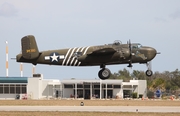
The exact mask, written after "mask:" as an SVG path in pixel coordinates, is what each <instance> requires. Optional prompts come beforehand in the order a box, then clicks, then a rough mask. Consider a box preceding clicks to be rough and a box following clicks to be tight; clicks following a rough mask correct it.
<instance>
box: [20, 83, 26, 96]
mask: <svg viewBox="0 0 180 116" xmlns="http://www.w3.org/2000/svg"><path fill="white" fill-rule="evenodd" d="M21 87H22V92H21V93H22V94H26V93H27V92H26V90H27V89H26V88H27V87H26V85H21Z"/></svg>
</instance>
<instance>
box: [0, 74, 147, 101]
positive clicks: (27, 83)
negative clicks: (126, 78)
mask: <svg viewBox="0 0 180 116" xmlns="http://www.w3.org/2000/svg"><path fill="white" fill-rule="evenodd" d="M146 83H147V82H146V80H130V82H123V81H122V80H99V79H95V80H76V79H72V80H62V81H60V80H57V79H56V80H55V79H43V76H42V75H40V74H37V75H34V76H33V77H29V78H26V77H8V78H5V77H0V99H23V98H25V99H26V98H28V99H51V98H61V99H65V98H74V99H78V98H84V99H110V98H114V99H120V98H124V97H132V93H137V96H140V95H141V96H144V97H146V95H147V92H146V89H147V84H146ZM18 96H19V97H20V98H18Z"/></svg>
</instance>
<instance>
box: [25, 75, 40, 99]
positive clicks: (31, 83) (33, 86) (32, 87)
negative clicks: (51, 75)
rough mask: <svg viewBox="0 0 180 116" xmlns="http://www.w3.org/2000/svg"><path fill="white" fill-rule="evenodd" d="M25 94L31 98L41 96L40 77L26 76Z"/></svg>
mask: <svg viewBox="0 0 180 116" xmlns="http://www.w3.org/2000/svg"><path fill="white" fill-rule="evenodd" d="M27 94H28V96H30V98H31V99H41V98H42V80H41V79H40V78H28V85H27Z"/></svg>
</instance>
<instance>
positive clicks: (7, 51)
mask: <svg viewBox="0 0 180 116" xmlns="http://www.w3.org/2000/svg"><path fill="white" fill-rule="evenodd" d="M8 73H9V72H8V41H6V77H8V76H9V75H8Z"/></svg>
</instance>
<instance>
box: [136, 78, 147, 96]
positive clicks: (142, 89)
mask: <svg viewBox="0 0 180 116" xmlns="http://www.w3.org/2000/svg"><path fill="white" fill-rule="evenodd" d="M138 92H139V95H140V94H141V95H143V97H147V82H146V80H138Z"/></svg>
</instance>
